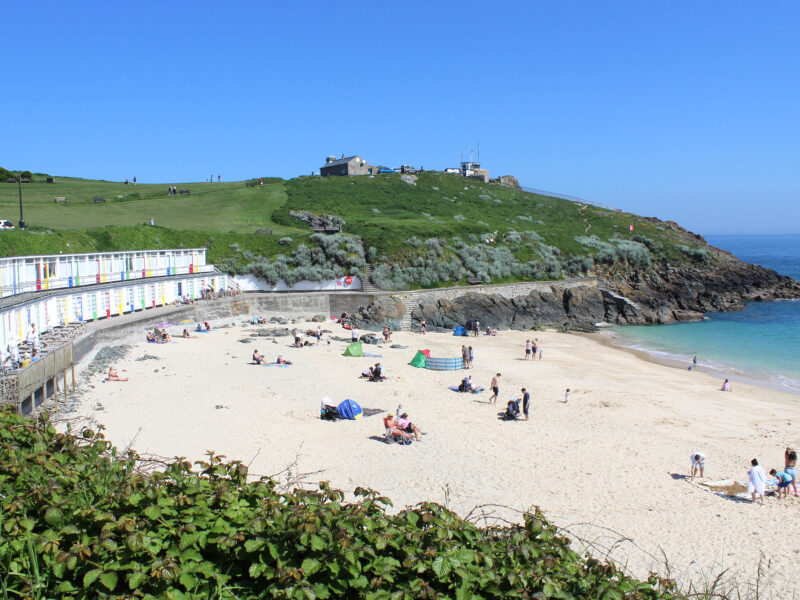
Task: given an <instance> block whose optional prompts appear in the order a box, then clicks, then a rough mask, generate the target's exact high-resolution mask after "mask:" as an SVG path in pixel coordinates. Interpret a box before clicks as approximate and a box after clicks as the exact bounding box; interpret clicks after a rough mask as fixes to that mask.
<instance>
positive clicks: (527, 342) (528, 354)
mask: <svg viewBox="0 0 800 600" xmlns="http://www.w3.org/2000/svg"><path fill="white" fill-rule="evenodd" d="M530 357H531V341H530V340H525V358H524V359H523V360H528V359H530Z"/></svg>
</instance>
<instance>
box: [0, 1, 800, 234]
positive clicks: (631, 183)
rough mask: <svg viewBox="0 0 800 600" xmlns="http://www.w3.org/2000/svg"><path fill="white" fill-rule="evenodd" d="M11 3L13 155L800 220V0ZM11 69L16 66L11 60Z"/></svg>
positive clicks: (110, 174) (172, 178) (660, 213)
mask: <svg viewBox="0 0 800 600" xmlns="http://www.w3.org/2000/svg"><path fill="white" fill-rule="evenodd" d="M16 4H17V6H16V7H15V6H14V5H13V3H11V2H9V3H6V4H5V6H4V9H3V13H4V14H5V15H6V16H9V15H16V17H15V21H14V23H12V22H10V21H6V23H5V25H4V27H3V35H2V38H0V49H1V50H2V56H3V57H4V58H5V61H4V64H5V68H4V75H3V86H2V90H3V91H2V94H0V108H2V115H3V126H2V130H1V131H2V132H1V133H0V139H2V143H0V165H2V166H5V167H6V168H11V169H20V168H21V169H30V170H32V171H42V172H47V173H52V174H56V175H74V176H82V177H92V178H103V179H123V178H125V177H133V176H134V175H136V176H137V178H138V179H139V180H140V181H142V182H165V183H171V182H183V181H197V180H203V179H205V178H206V177H208V176H209V175H210V174H213V175H214V176H216V175H217V174H218V173H221V174H222V177H223V179H225V180H232V179H243V178H246V177H251V176H259V175H275V176H280V177H286V178H288V177H294V176H296V175H300V174H306V173H310V172H311V171H312V170H318V169H319V167H320V165H321V164H322V163H323V161H324V157H325V156H326V155H327V154H336V155H340V154H342V153H345V154H348V155H350V154H360V155H361V156H362V157H364V158H365V159H366V160H368V161H369V162H371V163H374V164H385V165H389V166H397V165H399V164H401V163H409V164H413V165H416V166H420V165H424V167H425V168H426V169H441V168H444V167H448V166H455V165H456V164H457V163H458V161H459V159H460V155H461V153H464V154H465V155H468V154H469V151H470V149H471V148H475V149H477V143H478V141H480V153H481V162H482V163H483V165H484V166H485V167H486V168H488V169H489V170H490V172H491V174H492V176H495V175H500V174H506V173H510V174H514V175H516V176H517V177H518V178H519V180H520V181H521V182H522V184H523V185H527V186H530V187H535V188H540V189H544V190H551V191H555V192H560V193H565V194H572V195H575V196H580V197H585V198H588V199H591V200H595V201H598V202H603V203H606V204H610V205H613V206H618V207H620V208H623V209H625V210H631V211H634V212H638V213H640V214H643V215H648V216H657V217H660V218H663V219H674V220H677V221H679V222H680V223H681V224H683V225H685V226H687V227H688V228H690V229H692V230H693V231H696V232H699V233H704V234H708V233H740V232H750V233H759V232H764V233H768V232H775V233H800V208H798V207H799V206H800V35H798V32H800V4H798V3H796V2H789V1H775V2H752V1H748V2H714V1H705V0H704V1H702V2H698V1H696V0H692V1H686V2H677V1H676V2H643V1H641V0H635V1H634V0H631V1H627V2H620V1H603V2H594V1H592V2H589V1H586V2H555V1H551V0H547V1H540V2H528V1H519V2H471V1H459V2H452V3H445V2H441V3H439V2H435V3H426V2H419V3H417V2H392V3H372V2H354V3H346V2H297V3H284V2H232V3H227V2H213V3H212V2H191V3H185V2H88V1H87V2H81V3H72V2H49V3H45V2H36V1H32V2H25V3H21V2H18V3H16ZM15 73H16V76H15Z"/></svg>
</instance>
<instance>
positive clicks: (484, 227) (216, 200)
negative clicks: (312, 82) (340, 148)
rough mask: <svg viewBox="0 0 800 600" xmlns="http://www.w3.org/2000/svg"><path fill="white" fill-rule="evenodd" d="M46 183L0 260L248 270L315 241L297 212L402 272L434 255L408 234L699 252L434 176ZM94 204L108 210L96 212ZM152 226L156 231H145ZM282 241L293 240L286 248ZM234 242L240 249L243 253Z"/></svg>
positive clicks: (13, 202) (521, 252)
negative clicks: (116, 255) (134, 253)
mask: <svg viewBox="0 0 800 600" xmlns="http://www.w3.org/2000/svg"><path fill="white" fill-rule="evenodd" d="M44 181H45V176H44V175H41V174H35V175H34V179H33V182H32V183H28V184H23V194H24V196H23V200H24V211H25V220H26V222H27V223H28V225H29V229H28V230H27V231H3V232H0V255H5V256H9V255H21V254H44V253H57V252H64V253H67V252H84V251H85V252H90V251H101V250H104V251H109V250H126V249H143V248H168V247H181V246H182V247H191V246H208V247H209V256H208V257H209V260H210V261H212V262H215V263H218V264H220V265H221V266H222V267H223V268H226V269H231V270H240V269H241V268H242V267H244V265H246V264H248V263H249V262H252V261H253V260H254V259H256V260H257V259H258V258H259V257H267V258H274V257H275V256H276V255H278V254H280V253H283V254H288V253H289V252H291V250H292V249H293V248H295V247H296V246H297V245H298V244H299V243H307V244H308V240H307V238H308V236H309V235H310V234H311V233H312V232H311V229H310V228H309V227H308V226H307V225H306V224H305V223H303V222H302V221H300V220H298V219H295V218H293V217H292V216H290V211H291V210H308V211H311V212H314V213H317V214H323V213H324V214H334V215H337V216H339V217H341V218H343V219H344V220H345V222H346V225H345V227H344V232H345V233H348V234H355V235H357V236H359V237H360V238H361V239H362V241H363V244H364V248H365V249H366V248H369V247H372V246H374V247H375V248H376V249H377V256H378V257H379V258H380V257H384V256H385V257H386V259H387V262H389V263H394V264H401V265H403V264H406V265H407V264H409V263H410V262H411V261H413V260H414V259H415V257H417V256H419V255H420V253H422V252H424V251H425V250H426V248H425V247H424V246H423V247H422V248H420V249H413V248H411V247H410V246H408V245H407V244H406V243H405V242H406V240H407V239H409V238H411V237H416V238H418V239H420V240H423V241H424V240H425V239H427V238H439V240H440V241H441V243H442V245H443V246H444V247H446V251H445V258H447V257H451V256H453V254H454V252H453V250H452V245H453V243H454V238H455V237H456V236H458V237H460V238H462V239H463V240H464V241H467V242H470V243H477V242H476V236H480V235H481V234H486V233H493V232H495V231H496V232H497V236H496V238H497V240H498V244H497V245H498V246H502V245H504V242H503V236H504V235H505V234H508V233H510V232H513V231H517V232H525V231H534V232H536V233H537V234H539V235H540V236H541V237H542V238H543V240H544V242H543V243H544V244H547V245H550V246H555V247H556V248H558V249H559V250H560V252H561V254H562V255H572V254H574V255H580V256H586V255H588V254H590V253H594V250H593V249H589V248H587V247H586V246H583V245H581V244H579V243H577V242H576V241H575V238H576V237H578V236H585V235H595V236H597V237H598V238H599V239H600V240H602V241H607V240H608V239H610V238H612V237H619V238H623V239H627V238H629V237H630V234H629V231H628V227H629V225H630V224H633V225H634V227H635V232H634V233H635V234H637V235H641V236H646V237H647V238H648V239H649V240H651V241H652V243H651V244H650V246H651V253H652V255H653V259H654V260H655V261H656V262H660V263H666V262H669V263H672V264H687V263H691V262H692V260H693V258H692V256H691V255H689V254H687V252H686V251H685V249H686V248H687V247H690V248H697V247H702V246H703V245H702V244H700V243H699V242H698V240H696V239H695V238H693V237H692V236H691V235H689V234H687V233H685V232H682V231H680V230H678V229H676V228H673V227H670V226H668V225H667V224H665V223H661V222H658V221H651V220H647V219H644V218H643V217H640V216H637V215H633V214H630V213H623V212H616V211H613V210H606V209H602V208H597V207H592V206H589V207H587V206H581V205H579V204H576V203H574V202H569V201H567V200H561V199H558V198H552V197H547V196H540V195H536V194H530V193H526V192H522V191H520V190H512V189H506V188H503V187H500V186H498V185H493V184H484V183H482V182H479V181H476V180H465V179H463V178H462V177H460V176H457V175H445V174H443V173H436V172H427V173H421V174H419V175H418V179H417V181H416V184H415V185H410V184H408V183H405V182H403V181H402V180H401V177H400V175H380V176H377V177H374V178H369V177H352V178H350V177H329V178H320V177H299V178H296V179H292V180H288V181H284V180H282V179H277V178H270V179H267V180H266V182H265V185H263V186H260V185H256V186H252V187H248V186H246V185H245V182H231V183H221V184H219V183H177V184H175V185H177V187H178V189H188V190H190V191H191V194H190V195H187V196H169V195H168V193H167V188H168V185H169V184H139V185H136V186H134V185H132V184H129V185H125V184H123V183H117V182H110V181H95V180H86V179H75V178H66V177H57V178H56V183H54V184H47V183H45V182H44ZM17 194H18V186H17V184H16V183H13V184H11V183H0V218H7V219H11V220H12V221H16V220H17V218H18V215H19V200H18V195H17ZM55 196H65V197H66V198H67V203H66V204H56V203H54V201H53V198H54V197H55ZM95 196H102V197H104V198H105V199H106V202H105V203H95V202H94V201H93V197H95ZM456 216H459V219H456V218H455V217H456ZM462 217H463V218H462ZM151 218H154V219H155V223H156V225H157V226H156V227H150V226H149V225H147V224H148V223H149V222H150V219H151ZM259 230H261V231H259ZM263 230H270V231H271V235H263V234H264V233H265V232H264V231H263ZM257 231H259V233H256V232H257ZM281 237H290V238H292V240H293V242H292V243H291V244H290V245H288V246H282V245H279V244H278V240H279V239H280V238H281ZM232 244H238V251H237V250H236V248H231V247H230V246H231V245H232ZM681 245H682V246H684V251H681V250H680V249H678V246H681ZM448 247H449V248H448ZM508 247H509V249H510V250H511V252H512V253H513V256H514V260H516V261H519V262H525V261H530V260H539V259H540V258H543V257H542V255H541V249H540V248H539V247H538V246H537V244H535V243H529V244H526V243H521V244H511V243H509V244H508Z"/></svg>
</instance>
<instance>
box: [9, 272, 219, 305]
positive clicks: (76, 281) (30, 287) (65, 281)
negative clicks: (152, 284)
mask: <svg viewBox="0 0 800 600" xmlns="http://www.w3.org/2000/svg"><path fill="white" fill-rule="evenodd" d="M214 272H215V269H214V265H196V266H195V265H191V266H189V265H187V266H184V267H162V268H160V269H140V270H136V271H112V272H111V273H104V274H102V275H84V276H83V277H50V278H48V279H42V280H38V281H33V282H26V283H24V284H17V285H14V286H13V287H4V288H2V289H1V290H0V297H3V298H5V297H8V296H15V295H17V294H24V293H35V292H44V291H48V290H60V289H69V288H81V287H85V286H89V285H102V284H104V283H121V282H124V281H132V280H137V279H152V278H155V277H169V276H173V275H193V274H197V273H214Z"/></svg>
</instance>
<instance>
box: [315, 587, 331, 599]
mask: <svg viewBox="0 0 800 600" xmlns="http://www.w3.org/2000/svg"><path fill="white" fill-rule="evenodd" d="M314 593H315V594H316V595H317V598H321V599H322V600H325V599H326V598H330V597H331V592H330V590H329V589H328V586H327V585H325V584H324V583H315V584H314Z"/></svg>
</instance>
